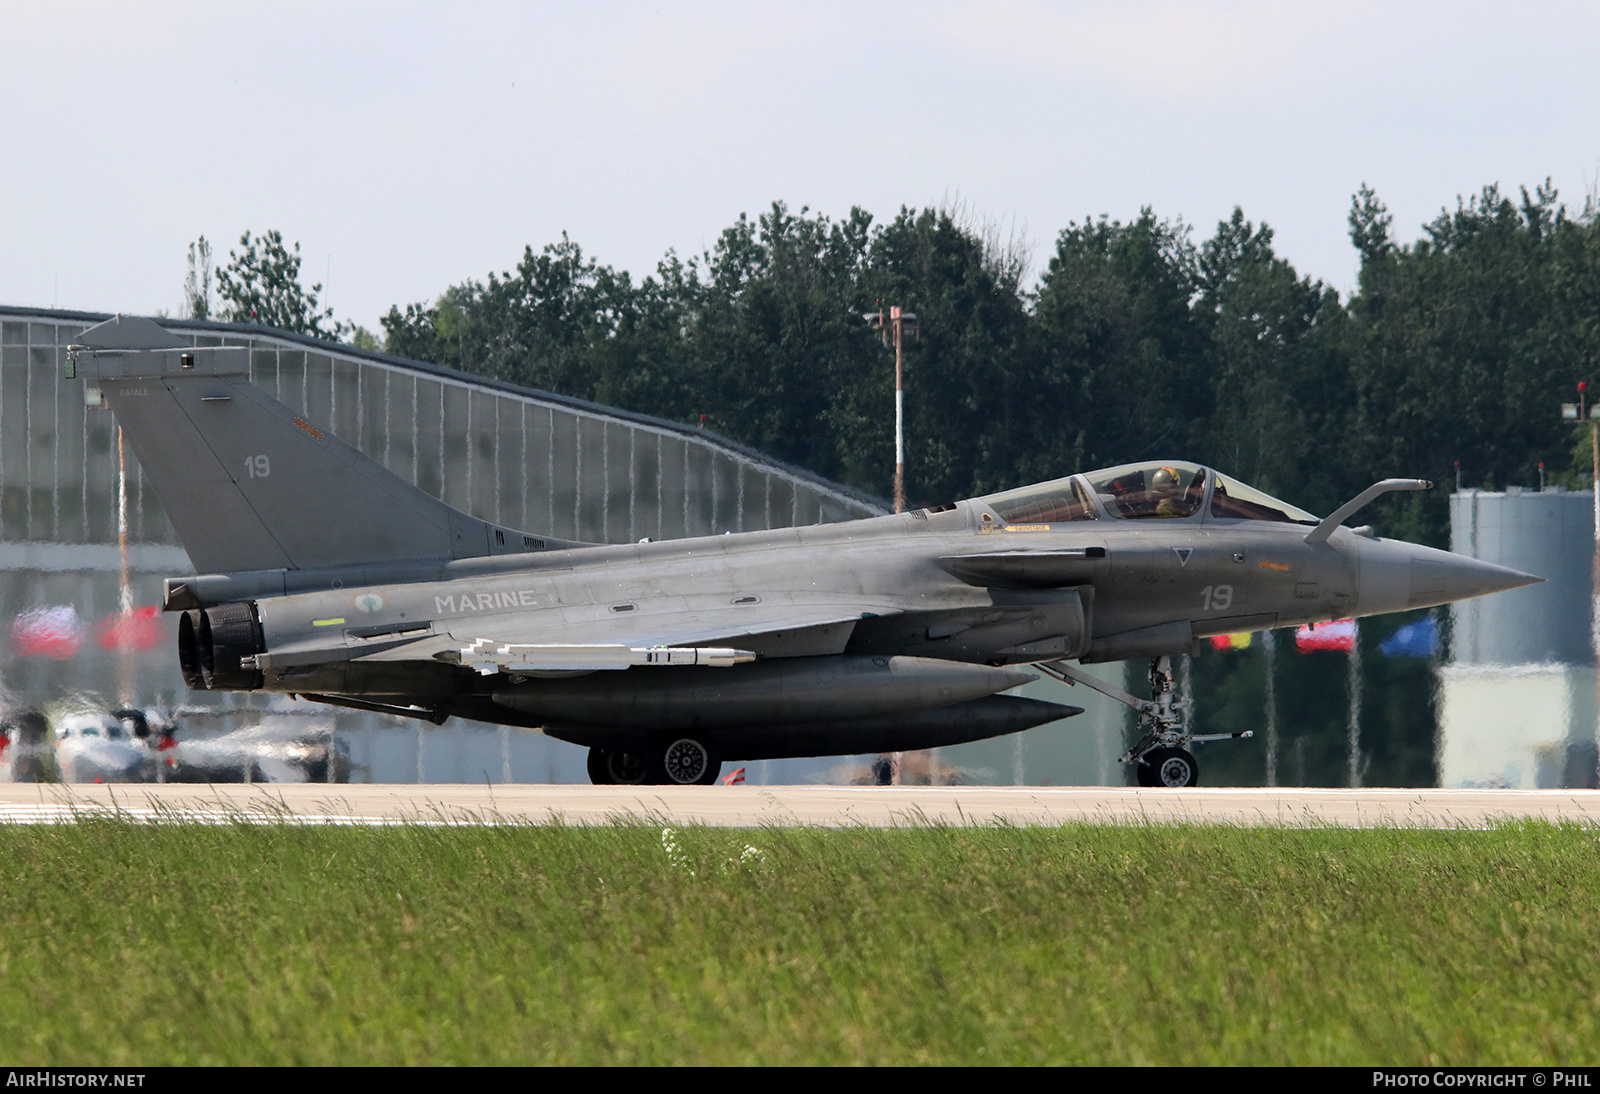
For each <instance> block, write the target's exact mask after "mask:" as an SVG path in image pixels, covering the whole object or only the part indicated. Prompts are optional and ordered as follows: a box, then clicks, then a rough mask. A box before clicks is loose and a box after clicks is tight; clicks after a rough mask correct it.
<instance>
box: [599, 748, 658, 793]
mask: <svg viewBox="0 0 1600 1094" xmlns="http://www.w3.org/2000/svg"><path fill="white" fill-rule="evenodd" d="M605 756H606V776H607V777H608V778H609V779H610V782H609V783H608V784H607V785H610V786H641V785H643V784H644V783H647V782H650V781H652V780H651V779H650V777H649V776H650V769H649V766H648V765H647V764H646V763H645V760H644V757H643V756H641V755H639V754H638V753H637V752H607V753H606V754H605Z"/></svg>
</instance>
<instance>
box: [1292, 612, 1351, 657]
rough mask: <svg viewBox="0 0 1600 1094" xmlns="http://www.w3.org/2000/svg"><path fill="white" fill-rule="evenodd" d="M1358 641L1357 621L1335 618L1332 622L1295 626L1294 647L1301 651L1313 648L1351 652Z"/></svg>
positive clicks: (1308, 650) (1304, 651)
mask: <svg viewBox="0 0 1600 1094" xmlns="http://www.w3.org/2000/svg"><path fill="white" fill-rule="evenodd" d="M1355 641H1356V621H1355V620H1354V619H1335V620H1334V621H1333V622H1332V623H1306V624H1304V625H1303V626H1300V627H1297V628H1295V632H1294V647H1295V649H1297V650H1299V651H1300V652H1301V653H1308V652H1310V651H1311V650H1338V651H1339V652H1341V653H1349V652H1350V648H1351V647H1352V646H1354V645H1355Z"/></svg>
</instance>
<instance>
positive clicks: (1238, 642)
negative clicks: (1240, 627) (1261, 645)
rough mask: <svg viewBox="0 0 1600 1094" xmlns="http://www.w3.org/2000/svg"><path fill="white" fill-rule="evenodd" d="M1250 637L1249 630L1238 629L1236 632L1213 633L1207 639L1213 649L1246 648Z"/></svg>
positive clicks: (1251, 635)
mask: <svg viewBox="0 0 1600 1094" xmlns="http://www.w3.org/2000/svg"><path fill="white" fill-rule="evenodd" d="M1252 637H1253V634H1252V633H1251V632H1250V631H1240V632H1239V633H1238V634H1214V635H1212V636H1211V638H1210V639H1209V641H1210V643H1211V648H1212V649H1214V650H1247V649H1249V648H1250V639H1251V638H1252Z"/></svg>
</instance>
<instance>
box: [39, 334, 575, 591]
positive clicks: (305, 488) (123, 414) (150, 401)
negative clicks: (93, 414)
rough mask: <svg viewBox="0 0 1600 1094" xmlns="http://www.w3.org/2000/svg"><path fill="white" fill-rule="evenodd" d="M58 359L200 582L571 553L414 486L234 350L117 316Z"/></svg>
mask: <svg viewBox="0 0 1600 1094" xmlns="http://www.w3.org/2000/svg"><path fill="white" fill-rule="evenodd" d="M70 358H71V360H72V362H73V364H72V365H71V366H69V367H71V368H75V370H76V373H77V374H78V375H81V376H83V377H85V378H92V379H94V380H95V381H96V382H97V383H98V384H99V387H100V390H101V391H102V392H103V393H104V395H105V398H106V401H107V402H108V403H109V404H110V406H111V409H112V410H113V411H114V412H115V413H116V416H117V423H118V424H119V425H120V426H121V427H122V431H123V435H124V437H125V438H126V439H127V441H128V442H129V443H130V444H131V445H132V446H133V450H134V453H135V454H136V455H137V456H138V457H139V463H140V464H141V465H142V467H143V469H144V473H145V474H146V475H147V476H148V477H149V479H150V481H151V483H152V484H153V485H154V486H155V490H156V493H157V494H158V495H160V497H161V502H162V504H163V505H164V506H165V507H166V510H167V515H168V516H169V517H170V518H171V520H172V524H173V527H174V528H176V529H177V532H178V537H179V539H181V540H182V541H183V546H184V549H185V550H187V551H188V552H189V557H190V558H191V559H192V560H193V561H194V564H195V567H196V568H197V570H198V571H199V572H200V573H237V572H241V571H247V570H276V569H291V570H297V569H312V568H320V567H326V566H348V565H358V564H362V563H373V562H391V561H400V560H406V559H435V558H437V559H451V558H475V557H478V556H482V555H490V554H508V553H516V552H519V551H524V550H549V549H556V548H562V547H573V546H579V544H574V543H570V542H567V541H564V540H552V539H549V538H548V537H542V536H539V537H535V536H527V535H525V534H524V533H522V532H514V531H510V530H508V529H504V528H497V527H495V526H493V525H490V524H488V523H486V522H484V521H481V520H478V519H477V518H475V517H471V516H468V515H467V514H465V513H462V512H460V511H458V510H456V509H452V508H451V507H450V506H448V505H446V504H444V502H442V501H440V500H439V499H437V498H435V497H433V496H432V495H430V494H428V493H426V492H424V491H422V490H419V489H418V488H417V487H415V486H412V485H411V484H410V483H408V482H406V481H405V480H404V479H402V478H400V476H398V475H396V474H394V473H393V472H392V471H390V470H389V469H388V468H386V467H384V466H383V465H382V464H380V463H378V462H377V461H376V460H373V459H371V458H369V457H368V456H365V455H363V454H362V453H361V452H360V451H358V450H357V449H355V448H354V447H352V446H351V445H349V444H346V443H345V442H344V441H342V440H340V439H339V438H338V437H335V436H334V435H333V434H332V433H329V432H326V431H325V430H324V429H322V428H321V427H319V426H318V425H316V424H315V423H312V422H308V421H305V420H304V419H303V418H300V417H298V416H297V415H296V414H295V413H294V411H292V410H290V409H289V408H288V407H287V406H284V405H283V404H282V403H280V402H278V401H277V400H276V399H274V398H273V397H272V396H271V395H269V394H267V392H266V391H264V390H263V389H261V388H260V387H257V386H256V385H254V384H252V383H251V382H250V379H249V365H250V361H249V351H248V350H247V349H245V348H243V347H236V346H215V347H194V346H189V345H187V344H185V343H183V342H181V341H179V340H178V339H177V338H175V337H173V336H172V335H171V334H170V333H168V332H167V331H165V330H163V329H162V328H161V327H160V326H158V325H156V324H155V323H152V322H151V321H149V320H148V319H137V318H131V317H125V316H118V317H117V318H116V319H112V320H109V321H107V322H105V323H101V324H99V325H98V326H95V327H91V328H90V329H89V330H87V331H84V332H83V334H82V335H81V336H80V337H79V344H78V345H76V346H74V347H72V350H71V354H70Z"/></svg>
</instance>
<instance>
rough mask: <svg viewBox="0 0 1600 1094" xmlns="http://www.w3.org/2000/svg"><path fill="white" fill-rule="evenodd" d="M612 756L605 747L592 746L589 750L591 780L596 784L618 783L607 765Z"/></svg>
mask: <svg viewBox="0 0 1600 1094" xmlns="http://www.w3.org/2000/svg"><path fill="white" fill-rule="evenodd" d="M610 758H611V757H610V755H609V754H608V753H607V752H606V750H605V749H603V748H591V749H590V750H589V762H588V765H587V766H588V768H589V781H590V782H591V783H593V784H594V785H595V786H614V785H616V780H615V779H613V778H612V777H611V772H610V770H609V769H608V767H607V761H608V760H609V759H610Z"/></svg>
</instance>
